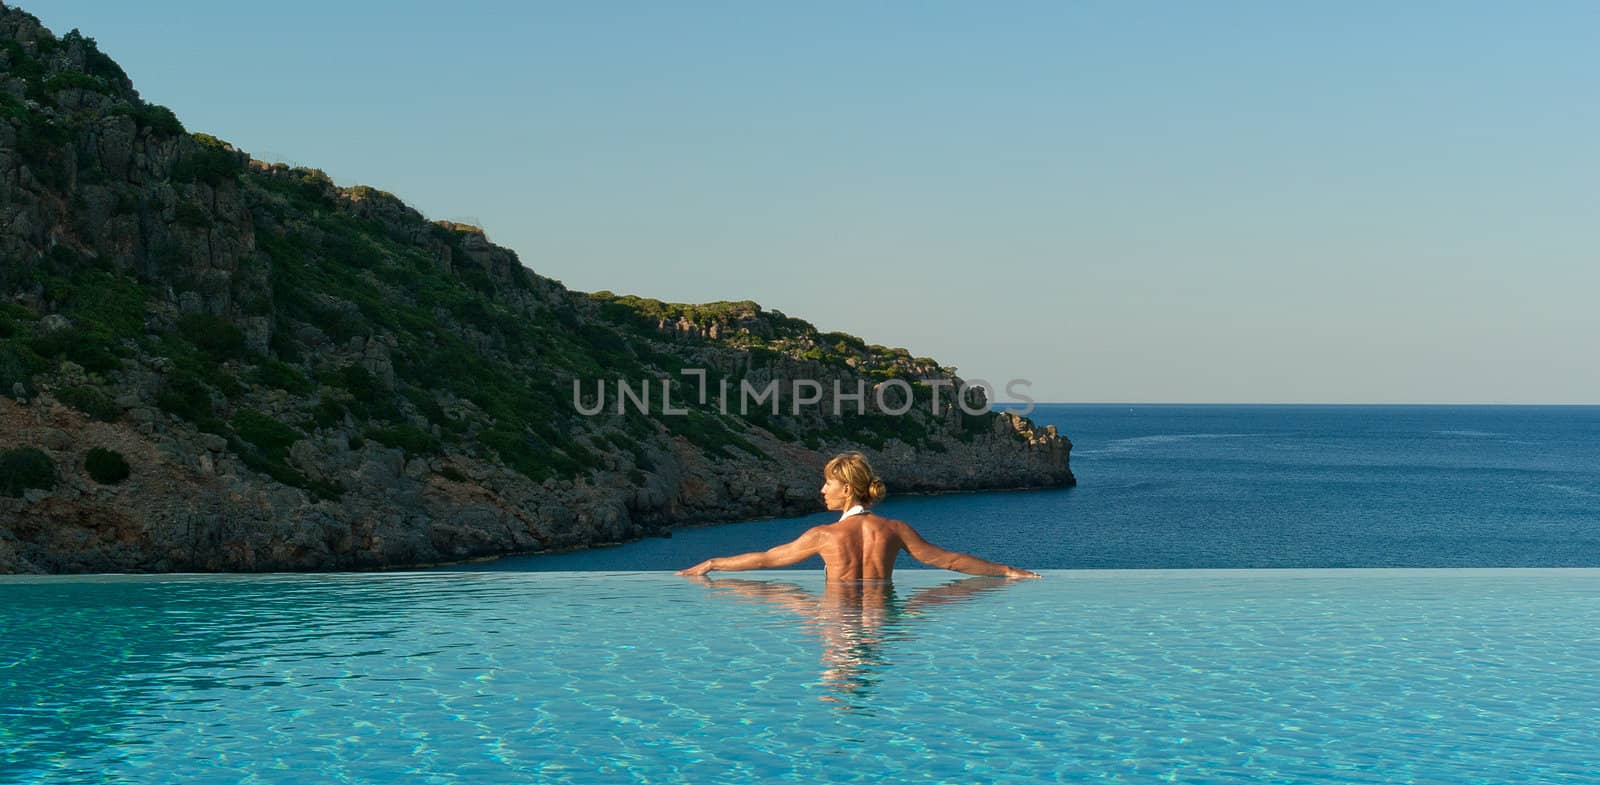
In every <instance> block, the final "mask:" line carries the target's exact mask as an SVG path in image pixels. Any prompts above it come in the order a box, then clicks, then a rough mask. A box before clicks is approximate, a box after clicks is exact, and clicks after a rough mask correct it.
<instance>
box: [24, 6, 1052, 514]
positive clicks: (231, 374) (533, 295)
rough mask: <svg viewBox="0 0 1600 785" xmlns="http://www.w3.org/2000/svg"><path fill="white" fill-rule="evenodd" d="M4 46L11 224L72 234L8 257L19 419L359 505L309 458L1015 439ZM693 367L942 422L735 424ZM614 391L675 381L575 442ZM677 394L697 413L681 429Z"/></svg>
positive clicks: (936, 446)
mask: <svg viewBox="0 0 1600 785" xmlns="http://www.w3.org/2000/svg"><path fill="white" fill-rule="evenodd" d="M0 32H3V34H4V35H3V36H0V38H3V42H0V43H3V46H0V88H3V89H0V137H3V139H0V141H3V142H4V146H5V147H6V148H8V151H14V154H15V157H16V158H15V162H14V163H15V169H16V172H17V173H18V174H17V182H18V183H19V184H18V185H17V186H15V187H11V188H10V189H9V190H8V191H7V193H6V198H7V200H8V202H11V203H14V204H17V205H21V206H22V207H23V208H25V212H26V213H27V215H28V216H30V218H32V219H35V220H34V223H35V224H45V225H48V226H54V227H57V229H55V230H47V229H46V227H44V226H36V227H34V230H32V231H26V232H22V233H19V234H17V235H16V236H8V237H7V238H6V239H5V241H4V244H3V246H0V252H3V254H4V264H3V265H0V294H4V295H6V296H5V297H4V298H3V299H0V394H4V395H12V396H16V397H19V398H21V399H28V398H31V397H34V396H36V395H38V394H39V393H40V392H41V391H47V392H49V393H50V394H52V395H53V396H54V397H55V398H56V399H57V400H59V401H61V402H63V403H65V404H67V405H69V406H71V407H73V408H75V409H77V410H79V411H81V412H83V413H84V414H86V415H88V416H89V417H92V418H95V419H98V420H102V421H108V422H115V421H118V420H120V419H122V418H124V417H131V416H133V413H134V412H136V411H138V410H141V409H150V410H158V411H160V412H165V413H166V414H168V415H171V416H172V417H176V418H179V419H181V420H183V421H186V422H188V423H190V424H191V425H192V426H193V427H194V428H195V429H197V430H198V431H201V432H204V433H209V434H213V435H215V436H217V437H220V438H221V440H222V443H225V444H226V449H227V450H228V451H230V452H232V453H234V454H235V455H237V456H238V458H239V459H240V460H242V461H243V462H244V463H245V464H246V465H247V466H249V467H250V468H252V469H254V470H256V471H259V472H262V473H264V474H266V475H268V476H270V477H272V478H273V479H275V480H277V481H279V482H282V483H286V484H288V485H292V486H297V487H300V488H303V489H306V490H307V491H310V492H311V493H313V494H314V495H316V496H318V497H321V498H327V499H333V498H337V497H339V495H340V494H341V493H343V492H344V487H343V485H342V484H341V480H340V478H339V477H338V476H334V475H325V474H320V473H319V472H317V471H314V470H313V469H314V467H313V466H311V465H309V464H308V463H307V461H309V460H311V459H310V458H308V457H307V456H308V455H310V454H311V453H310V452H308V451H306V450H304V449H301V450H300V451H299V452H297V451H296V445H297V443H300V442H303V441H304V442H307V443H312V442H315V443H318V444H321V443H324V442H326V441H327V440H329V439H332V440H333V443H337V444H348V445H359V444H367V443H376V444H379V445H384V446H388V447H393V448H397V449H400V450H402V451H404V453H405V454H406V456H407V457H409V458H427V457H429V456H435V457H437V456H449V455H464V456H471V457H474V458H477V459H481V460H485V461H489V462H491V463H497V464H501V465H504V466H507V467H509V468H511V469H513V470H515V471H516V472H519V473H521V474H522V475H524V476H526V477H528V478H530V479H532V480H534V481H544V480H549V479H558V478H569V479H570V478H587V477H590V476H591V475H593V474H594V473H595V472H597V471H602V470H605V471H617V472H624V473H626V476H628V477H630V478H634V482H635V483H636V484H637V483H638V482H639V480H638V479H637V478H639V477H642V476H643V474H642V473H648V472H651V471H653V469H654V468H655V467H654V466H653V465H652V458H651V457H650V455H651V453H652V450H655V451H657V452H665V451H667V450H668V449H669V445H670V444H671V443H672V442H673V440H675V439H682V440H684V441H685V442H687V443H688V444H690V445H693V446H694V447H697V448H699V449H701V450H703V451H705V453H706V454H707V455H708V456H710V457H712V458H713V459H739V460H754V461H763V460H770V459H768V458H767V457H766V456H765V455H764V453H763V451H762V449H760V448H759V447H757V446H756V441H753V438H754V435H755V434H756V433H757V432H759V431H765V432H766V433H768V434H770V435H771V436H772V437H776V438H777V439H780V440H784V441H789V442H795V443H799V444H803V445H804V446H805V447H808V448H811V449H815V450H822V449H833V448H844V447H849V446H855V445H865V446H869V447H873V448H883V447H885V446H887V445H888V444H890V443H891V442H892V441H895V440H898V441H900V442H904V443H906V444H909V445H912V446H915V447H919V448H922V449H925V450H929V451H934V452H937V451H940V450H943V449H945V443H946V441H947V440H949V439H955V440H962V439H971V438H972V437H973V436H974V435H976V434H980V433H984V432H987V431H992V430H994V429H995V415H993V414H983V415H976V416H974V415H967V414H964V413H961V412H959V411H956V412H955V413H954V414H947V415H945V416H941V417H937V418H936V417H933V416H932V415H931V414H928V413H927V410H928V408H929V407H928V406H927V402H928V401H929V399H930V398H931V396H932V391H931V390H930V388H929V387H928V386H927V385H926V384H924V383H923V382H924V380H952V379H953V378H954V377H953V370H954V369H950V368H943V367H940V366H939V365H938V364H937V363H936V362H934V361H932V360H930V359H927V358H918V357H913V356H911V354H910V352H908V351H907V350H905V349H890V348H886V347H883V346H878V345H875V344H868V343H867V342H865V341H863V340H862V339H860V338H857V337H855V336H852V335H847V334H844V333H837V332H821V331H818V330H817V329H816V328H815V327H814V326H812V325H811V324H809V323H807V322H806V321H804V320H801V319H797V318H793V317H790V316H787V315H785V314H783V313H781V312H777V311H769V310H764V309H762V307H761V306H760V305H758V304H756V303H754V302H750V301H740V302H716V303H705V304H698V305H691V304H682V303H665V302H661V301H659V300H653V299H648V298H641V297H636V296H631V295H627V296H618V295H615V294H612V293H610V292H597V293H594V294H588V295H585V294H582V293H575V292H569V291H567V290H566V289H565V287H563V286H561V284H560V283H558V282H556V281H553V280H551V279H548V278H544V277H541V276H538V275H535V274H534V273H533V272H532V271H530V270H529V269H527V268H526V267H524V266H523V265H522V264H521V262H520V260H518V259H517V257H516V255H515V254H513V253H512V252H510V251H508V250H506V249H503V248H499V247H497V246H494V245H492V244H490V243H489V242H488V240H487V238H486V237H485V236H484V234H483V232H482V230H481V229H479V228H478V227H474V226H470V225H466V224H459V223H454V222H448V221H428V220H427V219H426V218H424V217H423V216H422V215H421V214H419V213H417V212H416V211H415V210H413V209H411V208H410V207H407V206H406V205H405V204H404V203H402V202H401V201H400V200H399V199H397V198H396V197H395V196H393V195H392V194H388V193H385V192H383V191H379V190H377V189H373V188H369V187H365V186H355V187H351V188H341V187H339V186H337V185H336V184H335V183H334V182H333V181H332V180H331V179H330V178H329V177H328V176H327V175H326V174H325V173H324V172H322V171H320V170H316V169H308V168H302V167H290V166H286V165H283V164H271V163H265V162H261V161H256V160H253V159H251V158H250V157H249V156H248V155H246V154H245V153H243V152H241V151H239V150H236V149H234V148H233V147H232V146H231V145H229V144H228V143H227V142H225V141H223V140H220V139H217V138H216V137H213V136H210V135H208V134H203V133H190V132H188V131H186V130H185V129H184V127H183V125H182V124H181V123H180V122H179V121H178V120H177V118H176V116H175V115H173V113H172V112H170V111H168V110H167V109H165V108H163V107H160V106H156V105H153V104H149V103H146V102H145V101H143V100H142V99H140V98H139V96H138V94H137V93H136V92H134V90H133V87H132V84H131V82H129V80H128V78H127V75H126V74H124V73H123V72H122V69H121V68H119V67H118V66H117V65H116V63H114V62H113V61H111V59H110V58H108V57H106V56H105V55H104V54H103V53H101V52H100V51H99V49H98V47H97V46H96V45H95V42H94V41H93V39H90V38H87V37H84V36H82V35H81V34H79V33H77V31H73V32H72V33H69V34H67V35H65V36H62V37H60V38H56V37H54V36H52V35H51V34H50V33H49V32H48V31H45V30H43V28H40V27H38V26H37V20H32V18H31V17H28V16H27V15H25V14H21V13H20V12H15V11H7V12H6V13H5V16H4V29H3V30H0ZM30 225H31V224H30ZM686 368H689V369H692V368H704V369H705V370H706V372H707V383H708V384H709V385H710V386H711V387H712V388H713V389H715V388H716V387H717V386H718V385H720V384H721V383H723V382H724V381H726V382H728V383H730V384H731V385H734V386H735V388H736V389H737V385H738V384H739V383H740V382H742V381H746V380H751V379H754V380H757V381H765V380H768V379H772V378H784V379H815V380H818V381H844V382H846V383H847V386H848V387H851V388H852V389H853V387H854V385H853V382H854V381H856V380H861V381H864V382H865V383H866V384H868V385H871V384H873V383H875V382H881V381H885V380H905V381H908V382H910V383H911V384H912V385H913V388H914V389H913V393H912V394H913V398H914V399H915V401H916V403H917V404H919V405H918V406H917V407H916V408H915V409H914V410H913V412H912V413H910V414H908V415H905V416H891V415H888V414H884V413H881V412H878V413H868V414H855V413H853V412H851V410H849V409H847V413H845V414H842V415H833V414H831V412H830V411H829V410H828V409H827V408H826V407H813V410H809V411H805V412H802V413H800V414H795V413H794V412H793V411H792V410H790V409H789V405H788V400H787V398H784V401H783V403H784V408H783V409H781V410H780V412H779V413H777V414H774V413H772V412H771V411H770V410H769V409H766V408H764V407H757V408H756V409H755V410H753V411H751V412H750V413H748V414H743V415H741V414H739V413H737V411H734V412H730V413H724V412H722V411H720V410H719V407H718V406H717V405H716V402H715V401H714V400H711V401H707V402H705V403H701V402H699V401H698V400H696V397H695V395H694V394H693V385H692V381H691V380H689V379H686V378H685V377H683V376H681V375H680V371H682V370H684V369H686ZM602 380H604V381H607V382H612V383H615V382H618V381H625V382H634V383H637V382H643V381H646V380H649V381H651V382H653V384H652V387H651V390H652V398H653V400H652V401H651V412H650V413H648V414H646V413H641V412H638V411H636V410H632V409H629V410H626V411H624V412H623V413H617V410H616V409H615V408H613V407H612V406H610V405H608V406H607V407H605V408H603V409H602V411H601V412H600V413H599V414H596V415H593V416H583V415H580V414H579V413H578V411H577V409H576V407H575V406H574V401H573V389H574V383H575V382H577V383H579V384H580V385H592V384H593V383H596V382H600V381H602ZM662 380H671V385H672V393H671V394H672V399H673V402H674V405H679V406H686V407H687V408H688V413H687V414H684V415H675V416H674V415H663V414H661V413H660V408H659V403H658V402H659V392H657V391H658V390H659V389H660V388H659V385H660V384H662ZM787 394H788V393H787V391H785V392H784V393H783V395H785V396H787ZM944 405H945V407H946V409H947V410H948V409H949V408H950V407H951V406H952V405H953V401H951V400H950V399H949V397H948V394H947V395H946V397H945V400H944ZM146 418H148V416H146ZM1018 438H1019V439H1022V438H1025V437H1023V436H1020V435H1019V436H1018ZM318 449H322V448H318ZM452 471H454V470H453V469H452Z"/></svg>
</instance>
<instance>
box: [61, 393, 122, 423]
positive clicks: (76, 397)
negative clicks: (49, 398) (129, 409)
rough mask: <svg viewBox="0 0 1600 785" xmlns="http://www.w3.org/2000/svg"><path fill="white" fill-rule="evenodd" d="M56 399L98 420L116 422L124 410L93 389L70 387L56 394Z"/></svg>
mask: <svg viewBox="0 0 1600 785" xmlns="http://www.w3.org/2000/svg"><path fill="white" fill-rule="evenodd" d="M56 397H57V398H60V399H61V400H62V402H64V403H66V404H67V405H68V406H71V407H72V408H74V409H77V410H78V411H80V412H83V413H84V414H87V415H89V416H90V417H93V418H95V419H96V420H101V421H104V422H116V421H117V418H118V417H121V416H122V408H121V407H119V406H117V404H116V402H115V401H113V400H111V399H110V398H109V397H107V396H106V395H105V393H102V392H100V391H99V390H96V389H94V388H93V387H68V388H66V389H64V390H62V391H60V392H58V393H56Z"/></svg>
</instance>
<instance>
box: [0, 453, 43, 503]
mask: <svg viewBox="0 0 1600 785" xmlns="http://www.w3.org/2000/svg"><path fill="white" fill-rule="evenodd" d="M55 487H56V465H55V463H54V462H52V461H51V460H50V456H48V455H45V454H44V451H43V450H40V449H38V448H37V447H18V448H16V449H12V450H6V451H5V452H0V493H3V494H5V495H7V496H12V497H20V496H21V495H22V492H23V491H24V490H27V489H28V488H38V489H39V490H44V491H48V490H51V489H53V488H55Z"/></svg>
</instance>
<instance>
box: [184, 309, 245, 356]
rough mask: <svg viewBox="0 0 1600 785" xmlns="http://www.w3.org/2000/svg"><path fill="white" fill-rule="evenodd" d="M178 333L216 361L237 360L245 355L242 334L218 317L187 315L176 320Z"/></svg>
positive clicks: (200, 314) (204, 314)
mask: <svg viewBox="0 0 1600 785" xmlns="http://www.w3.org/2000/svg"><path fill="white" fill-rule="evenodd" d="M178 332H179V333H180V334H182V335H183V337H184V338H186V339H188V341H189V343H192V344H194V345H195V346H197V347H199V348H200V350H201V351H203V352H205V353H206V354H209V355H211V357H212V358H213V359H216V360H233V359H238V358H241V357H243V356H244V354H245V343H244V333H243V332H241V331H240V330H239V328H237V327H234V326H233V325H232V324H231V323H229V322H228V320H227V319H224V318H222V317H220V316H212V315H211V314H208V313H191V314H187V315H185V316H184V317H183V318H181V319H179V320H178Z"/></svg>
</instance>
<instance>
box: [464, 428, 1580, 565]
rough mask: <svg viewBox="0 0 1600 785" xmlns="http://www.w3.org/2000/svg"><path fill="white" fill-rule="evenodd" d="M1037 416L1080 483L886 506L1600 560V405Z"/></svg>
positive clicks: (562, 558)
mask: <svg viewBox="0 0 1600 785" xmlns="http://www.w3.org/2000/svg"><path fill="white" fill-rule="evenodd" d="M1028 416H1029V418H1030V419H1032V420H1033V421H1034V422H1036V423H1038V424H1040V425H1054V426H1056V428H1057V429H1058V430H1059V431H1060V432H1061V433H1062V434H1064V435H1066V436H1067V437H1068V438H1070V439H1071V440H1072V443H1073V449H1072V469H1073V472H1074V473H1075V474H1076V475H1077V479H1078V484H1077V485H1076V486H1075V487H1070V488H1056V489H1047V490H1030V491H1004V492H980V493H952V494H940V495H909V494H905V495H901V494H896V493H895V492H894V488H893V487H890V489H889V497H888V498H887V499H886V500H885V501H883V502H882V503H881V504H879V505H878V506H877V508H876V509H875V512H877V513H878V514H881V515H884V516H887V517H890V518H897V519H900V520H903V521H905V522H907V523H909V524H911V525H912V526H913V527H915V528H916V529H917V530H918V531H919V532H921V533H922V534H923V536H924V537H926V538H927V539H929V540H930V541H932V542H934V543H935V544H938V545H940V546H942V547H945V548H949V549H952V550H960V551H965V552H968V553H972V554H975V555H978V556H981V557H983V558H986V559H990V560H994V561H1000V562H1005V563H1007V564H1012V565H1016V566H1019V567H1024V568H1028V569H1034V570H1039V569H1230V568H1337V567H1600V406H1423V405H1416V406H1395V405H1362V406H1355V405H1176V404H1174V405H1147V404H1037V405H1036V406H1035V408H1034V410H1033V411H1032V412H1031V413H1029V414H1028ZM879 468H880V469H887V468H890V467H879ZM818 486H819V487H820V486H821V478H820V476H819V478H818ZM819 507H820V499H819ZM836 518H837V513H826V512H822V511H819V512H817V513H815V514H812V515H806V516H801V517H797V518H782V519H767V520H757V521H742V522H734V523H728V524H723V525H715V526H707V527H698V528H681V529H678V530H677V531H676V532H674V535H673V536H672V537H671V538H653V539H647V540H641V541H637V542H632V543H627V544H623V545H619V546H614V547H603V548H594V549H589V550H585V551H577V552H571V553H564V554H551V555H539V556H525V557H515V558H507V559H501V560H498V561H495V562H490V563H486V564H480V565H475V566H471V567H468V568H466V569H490V570H536V571H543V570H555V571H619V570H620V571H631V570H668V569H679V568H682V567H687V566H689V565H692V564H695V563H696V562H699V561H700V560H702V559H705V558H709V557H712V556H720V555H729V554H735V553H744V552H747V551H754V550H765V549H766V548H769V547H772V546H773V545H776V544H779V543H782V542H787V541H788V540H790V539H793V538H794V537H797V536H799V535H800V534H801V533H802V532H804V531H805V530H806V529H807V528H809V527H811V526H815V525H818V524H822V523H828V522H830V521H832V520H835V519H836ZM897 566H898V567H900V568H902V569H904V568H916V567H919V566H920V565H918V564H917V563H916V562H915V561H914V560H912V559H911V558H910V557H909V556H908V555H902V556H901V557H900V562H899V564H898V565H897ZM820 567H821V562H820V560H819V559H812V560H810V561H807V562H802V563H800V564H798V565H795V566H794V567H792V568H790V569H800V570H807V569H819V568H820ZM452 569H457V570H459V569H464V568H463V567H459V566H458V567H454V568H452Z"/></svg>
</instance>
